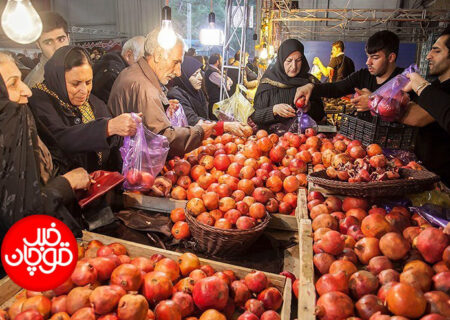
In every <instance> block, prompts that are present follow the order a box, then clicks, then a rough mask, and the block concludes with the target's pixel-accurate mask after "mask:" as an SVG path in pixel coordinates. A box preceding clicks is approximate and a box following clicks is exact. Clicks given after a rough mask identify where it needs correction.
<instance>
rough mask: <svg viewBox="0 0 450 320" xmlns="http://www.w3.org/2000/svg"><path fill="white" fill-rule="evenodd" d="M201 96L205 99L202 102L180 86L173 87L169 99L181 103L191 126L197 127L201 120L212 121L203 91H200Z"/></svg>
mask: <svg viewBox="0 0 450 320" xmlns="http://www.w3.org/2000/svg"><path fill="white" fill-rule="evenodd" d="M199 94H200V95H201V96H202V97H203V99H201V100H200V99H199V98H198V97H195V96H193V95H192V94H191V93H190V92H189V91H187V90H185V89H183V88H181V87H179V86H176V87H173V88H172V89H170V90H169V92H168V93H167V98H169V99H177V100H178V101H179V102H180V104H181V106H182V107H183V110H184V113H185V114H186V118H187V120H188V123H189V125H190V126H195V125H196V124H197V122H198V121H199V120H210V119H209V115H208V103H207V100H206V98H205V96H204V94H203V91H202V90H199Z"/></svg>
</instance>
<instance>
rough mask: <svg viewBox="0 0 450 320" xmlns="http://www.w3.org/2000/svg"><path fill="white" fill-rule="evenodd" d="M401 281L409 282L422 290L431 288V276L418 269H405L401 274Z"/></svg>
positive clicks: (425, 290)
mask: <svg viewBox="0 0 450 320" xmlns="http://www.w3.org/2000/svg"><path fill="white" fill-rule="evenodd" d="M400 282H401V283H407V284H409V285H410V286H412V287H414V288H416V289H418V290H420V291H422V292H427V291H429V290H430V288H431V276H430V275H428V274H426V273H423V272H421V271H419V270H417V269H408V270H406V271H403V272H402V273H401V274H400Z"/></svg>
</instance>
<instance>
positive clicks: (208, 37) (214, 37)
mask: <svg viewBox="0 0 450 320" xmlns="http://www.w3.org/2000/svg"><path fill="white" fill-rule="evenodd" d="M208 21H209V27H208V28H205V29H201V30H200V43H201V44H203V45H205V46H220V45H222V44H223V40H224V39H223V32H222V30H220V29H216V26H215V22H216V15H215V14H214V12H210V13H209V15H208Z"/></svg>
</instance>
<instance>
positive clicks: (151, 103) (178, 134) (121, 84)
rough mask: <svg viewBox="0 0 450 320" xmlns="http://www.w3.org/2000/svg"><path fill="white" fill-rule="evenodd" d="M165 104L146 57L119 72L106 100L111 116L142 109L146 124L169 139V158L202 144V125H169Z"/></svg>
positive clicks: (165, 101)
mask: <svg viewBox="0 0 450 320" xmlns="http://www.w3.org/2000/svg"><path fill="white" fill-rule="evenodd" d="M168 104H169V102H168V100H167V97H166V96H165V95H164V93H163V91H162V89H161V85H160V83H159V81H158V78H157V76H156V74H155V73H154V72H153V70H152V69H151V68H150V66H149V65H148V63H147V61H146V60H145V58H141V59H139V60H138V62H137V63H135V64H133V65H131V66H129V67H128V68H126V69H124V70H123V71H122V72H121V73H120V74H119V77H118V78H117V79H116V81H115V82H114V85H113V87H112V89H111V95H110V96H109V100H108V107H109V109H110V111H111V113H112V114H113V115H114V116H118V115H120V114H122V113H126V112H136V113H138V112H142V114H143V120H144V123H145V124H146V125H147V127H148V128H149V129H150V130H151V131H152V132H154V133H157V134H161V135H163V136H165V137H166V138H167V139H168V140H169V143H170V150H169V158H171V157H173V156H183V155H184V154H185V153H188V152H190V151H192V150H193V149H195V148H197V147H199V146H200V145H201V142H202V140H203V134H204V132H203V129H202V128H201V126H193V127H172V126H171V125H170V121H169V119H168V118H167V116H166V112H165V110H164V105H166V106H167V105H168Z"/></svg>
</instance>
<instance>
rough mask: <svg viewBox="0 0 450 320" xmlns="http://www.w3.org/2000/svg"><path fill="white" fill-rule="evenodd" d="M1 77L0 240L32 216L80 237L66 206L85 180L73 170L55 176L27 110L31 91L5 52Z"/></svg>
mask: <svg viewBox="0 0 450 320" xmlns="http://www.w3.org/2000/svg"><path fill="white" fill-rule="evenodd" d="M0 75H1V77H0V154H1V161H0V172H1V174H0V175H1V179H0V203H1V205H0V214H1V219H0V233H1V235H0V237H1V238H3V236H4V233H5V232H6V231H7V230H8V229H9V228H10V227H11V226H12V225H13V224H14V223H15V222H17V221H18V220H20V219H21V218H24V217H25V216H28V215H31V214H50V215H53V216H55V217H56V218H58V219H60V220H62V221H63V222H64V223H65V224H66V225H67V226H69V228H70V229H71V230H72V232H74V233H75V234H79V233H80V231H81V226H80V224H79V221H78V220H77V219H75V218H74V217H73V216H72V215H71V213H70V212H69V211H68V210H67V208H66V206H67V205H70V204H71V203H72V202H74V201H75V194H74V190H78V189H86V188H88V187H89V185H90V178H89V175H88V173H87V172H86V170H84V169H82V168H77V169H75V170H72V171H69V172H67V173H66V174H64V175H62V176H55V171H54V170H53V168H54V167H53V162H52V158H51V156H50V153H49V152H48V149H47V148H46V146H45V145H44V143H43V142H42V141H41V139H40V138H39V136H38V135H37V132H36V124H35V121H34V119H33V115H32V114H31V112H30V110H29V108H28V106H27V105H26V104H27V102H28V97H29V96H30V95H31V91H30V89H29V88H28V87H27V86H26V85H25V84H24V83H23V82H22V81H21V74H20V71H19V69H18V68H17V66H16V65H15V63H14V60H13V59H12V58H11V57H10V56H8V55H7V54H4V53H0Z"/></svg>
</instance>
